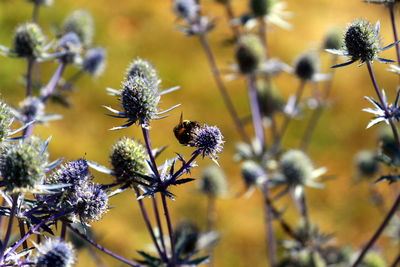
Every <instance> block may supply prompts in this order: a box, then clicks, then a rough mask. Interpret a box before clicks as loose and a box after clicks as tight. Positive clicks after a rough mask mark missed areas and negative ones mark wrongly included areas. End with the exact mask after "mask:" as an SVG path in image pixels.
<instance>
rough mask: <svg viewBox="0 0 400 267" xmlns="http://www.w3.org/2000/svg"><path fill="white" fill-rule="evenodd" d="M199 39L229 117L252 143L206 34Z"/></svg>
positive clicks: (242, 135)
mask: <svg viewBox="0 0 400 267" xmlns="http://www.w3.org/2000/svg"><path fill="white" fill-rule="evenodd" d="M199 39H200V43H201V45H202V47H203V50H204V52H205V53H206V56H207V59H208V62H209V64H210V68H211V72H212V74H213V76H214V80H215V83H216V84H217V87H218V89H219V92H220V93H221V95H222V99H223V100H224V103H225V106H226V107H227V109H228V111H229V115H230V116H231V118H232V120H233V122H234V123H235V126H236V130H237V131H238V133H239V134H240V136H241V137H242V139H243V141H245V142H247V143H250V138H249V136H248V135H247V133H246V131H245V129H244V126H243V123H242V121H241V120H240V117H239V115H238V113H237V111H236V109H235V106H234V105H233V102H232V99H231V97H230V96H229V93H228V90H227V89H226V87H225V84H224V82H223V80H222V77H221V72H220V71H219V69H218V67H217V63H216V61H215V58H214V54H213V53H212V50H211V48H210V45H209V43H208V40H207V36H206V35H205V34H200V35H199Z"/></svg>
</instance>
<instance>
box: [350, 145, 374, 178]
mask: <svg viewBox="0 0 400 267" xmlns="http://www.w3.org/2000/svg"><path fill="white" fill-rule="evenodd" d="M355 164H356V167H357V171H358V173H359V175H360V176H364V177H372V176H374V175H375V174H376V173H377V172H378V171H379V161H378V159H377V155H376V154H375V153H374V152H371V151H368V150H362V151H360V152H358V153H357V155H356V157H355Z"/></svg>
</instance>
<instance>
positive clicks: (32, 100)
mask: <svg viewBox="0 0 400 267" xmlns="http://www.w3.org/2000/svg"><path fill="white" fill-rule="evenodd" d="M19 106H20V109H19V114H20V118H19V119H20V120H21V121H23V122H24V123H28V122H31V121H33V120H36V119H37V118H39V117H41V116H42V115H43V114H44V108H45V105H44V104H43V102H42V101H41V100H40V99H39V98H37V97H27V98H25V99H24V100H23V101H22V102H21V103H19Z"/></svg>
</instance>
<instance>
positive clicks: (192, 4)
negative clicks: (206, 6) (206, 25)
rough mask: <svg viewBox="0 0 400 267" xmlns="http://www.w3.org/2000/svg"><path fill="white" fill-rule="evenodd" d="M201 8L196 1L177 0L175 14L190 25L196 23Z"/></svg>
mask: <svg viewBox="0 0 400 267" xmlns="http://www.w3.org/2000/svg"><path fill="white" fill-rule="evenodd" d="M199 9H200V7H199V5H198V4H197V3H196V1H195V0H175V3H174V12H175V14H176V15H178V16H179V17H181V18H183V19H184V20H186V21H187V22H188V23H192V22H194V21H195V20H196V19H197V17H198V11H199Z"/></svg>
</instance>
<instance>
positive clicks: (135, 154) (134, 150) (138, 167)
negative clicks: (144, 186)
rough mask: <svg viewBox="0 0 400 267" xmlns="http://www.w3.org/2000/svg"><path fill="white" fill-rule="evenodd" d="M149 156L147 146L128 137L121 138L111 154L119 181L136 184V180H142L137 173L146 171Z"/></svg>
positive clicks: (112, 163)
mask: <svg viewBox="0 0 400 267" xmlns="http://www.w3.org/2000/svg"><path fill="white" fill-rule="evenodd" d="M147 158H148V156H147V152H146V149H145V147H144V146H143V145H142V144H141V143H139V142H138V141H136V140H134V139H131V138H126V137H125V138H122V139H121V140H119V141H118V142H117V143H116V144H115V145H114V146H113V148H112V151H111V156H110V159H111V165H112V166H113V171H114V174H115V177H116V178H117V182H118V183H122V184H125V185H136V181H142V178H141V177H140V176H138V174H137V173H142V174H145V173H146V165H147V163H146V159H147Z"/></svg>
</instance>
